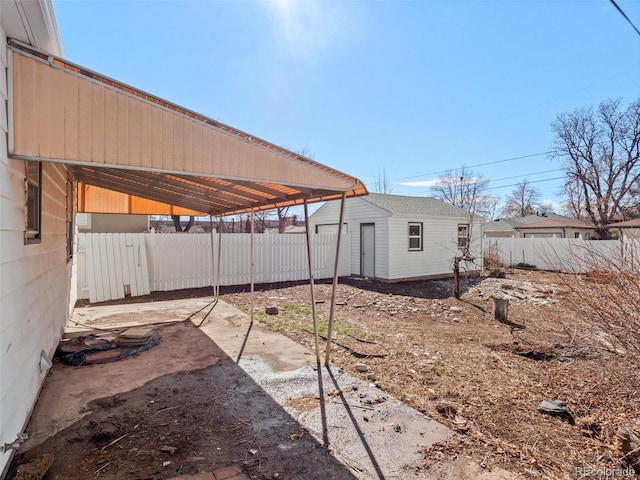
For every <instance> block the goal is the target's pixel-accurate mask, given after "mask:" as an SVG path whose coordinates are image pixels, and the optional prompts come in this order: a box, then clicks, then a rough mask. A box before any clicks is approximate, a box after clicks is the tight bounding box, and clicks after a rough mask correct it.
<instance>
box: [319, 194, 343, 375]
mask: <svg viewBox="0 0 640 480" xmlns="http://www.w3.org/2000/svg"><path fill="white" fill-rule="evenodd" d="M346 198H347V194H346V192H345V193H343V194H342V199H341V200H340V221H339V222H338V239H337V240H336V261H335V263H334V266H333V286H332V288H331V310H330V311H329V328H328V330H327V349H326V350H325V357H324V364H325V366H327V367H328V366H329V363H330V362H331V338H332V336H333V314H334V312H335V309H336V288H337V286H338V273H339V268H340V240H341V239H342V223H343V222H344V204H345V200H346Z"/></svg>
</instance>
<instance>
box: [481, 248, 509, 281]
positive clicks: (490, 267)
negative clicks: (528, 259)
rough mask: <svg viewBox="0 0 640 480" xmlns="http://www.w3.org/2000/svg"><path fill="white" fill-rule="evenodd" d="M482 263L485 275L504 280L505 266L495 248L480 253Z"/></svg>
mask: <svg viewBox="0 0 640 480" xmlns="http://www.w3.org/2000/svg"><path fill="white" fill-rule="evenodd" d="M482 262H483V265H484V270H485V274H486V275H487V276H489V277H494V278H504V277H505V273H504V270H505V268H506V265H505V263H504V261H503V260H502V257H501V256H500V252H499V251H498V249H497V248H496V247H490V248H488V249H486V250H485V251H484V252H482Z"/></svg>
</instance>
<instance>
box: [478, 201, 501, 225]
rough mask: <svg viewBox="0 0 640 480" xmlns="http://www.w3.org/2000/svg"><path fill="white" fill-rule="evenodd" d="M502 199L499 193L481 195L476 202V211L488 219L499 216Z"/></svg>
mask: <svg viewBox="0 0 640 480" xmlns="http://www.w3.org/2000/svg"><path fill="white" fill-rule="evenodd" d="M500 201H501V199H500V197H499V196H498V195H481V196H480V198H478V201H477V202H476V213H477V214H478V216H480V217H484V218H486V219H487V220H490V219H492V218H497V216H498V210H499V206H500Z"/></svg>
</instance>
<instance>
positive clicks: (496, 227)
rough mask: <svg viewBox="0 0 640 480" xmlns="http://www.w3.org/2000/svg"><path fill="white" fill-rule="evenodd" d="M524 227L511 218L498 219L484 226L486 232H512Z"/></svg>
mask: <svg viewBox="0 0 640 480" xmlns="http://www.w3.org/2000/svg"><path fill="white" fill-rule="evenodd" d="M521 226H523V225H522V224H521V223H519V222H517V221H515V220H511V219H509V218H498V219H496V220H489V221H488V222H485V224H484V231H485V232H512V231H513V230H515V229H516V228H518V227H521Z"/></svg>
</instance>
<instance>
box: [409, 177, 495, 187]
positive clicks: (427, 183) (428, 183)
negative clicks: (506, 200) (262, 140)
mask: <svg viewBox="0 0 640 480" xmlns="http://www.w3.org/2000/svg"><path fill="white" fill-rule="evenodd" d="M485 181H486V180H485V179H483V178H479V177H469V178H465V179H464V182H465V184H467V183H468V184H471V183H481V182H485ZM459 182H460V180H459V179H458V178H453V177H439V178H432V179H431V180H418V181H416V182H400V183H399V185H404V186H405V187H435V186H436V185H456V184H457V183H459Z"/></svg>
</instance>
